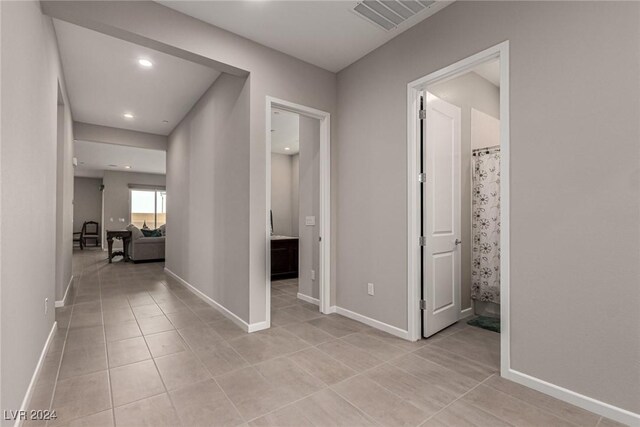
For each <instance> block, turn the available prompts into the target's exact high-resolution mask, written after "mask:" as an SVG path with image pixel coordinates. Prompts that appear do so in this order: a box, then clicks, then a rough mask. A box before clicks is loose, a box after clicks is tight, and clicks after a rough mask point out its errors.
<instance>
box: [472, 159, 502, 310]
mask: <svg viewBox="0 0 640 427" xmlns="http://www.w3.org/2000/svg"><path fill="white" fill-rule="evenodd" d="M472 209H473V221H472V234H473V252H472V257H473V268H472V273H471V274H472V276H471V280H472V283H471V298H473V299H476V300H479V301H485V302H493V303H496V304H500V147H491V148H483V149H477V150H473V202H472Z"/></svg>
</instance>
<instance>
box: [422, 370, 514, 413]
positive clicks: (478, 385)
mask: <svg viewBox="0 0 640 427" xmlns="http://www.w3.org/2000/svg"><path fill="white" fill-rule="evenodd" d="M494 375H495V374H492V375H490V376H489V377H487V378H485V379H484V380H482V381H480V382H479V383H478V384H476V385H475V386H473V387H471V388H470V389H469V390H467V391H466V392H464V393H462V394H461V395H460V396H458V397H457V398H456V399H454V400H453V401H451V402H449V404H448V405H445V406H444V407H443V408H442V409H440V410H439V411H437V412H436V413H434V414H433V415H431V416H430V417H429V418H427V419H426V420H424V421H423V422H422V424H424V423H426V422H427V421H429V420H430V419H432V418H434V417H436V416H437V415H438V414H439V413H441V412H442V411H444V410H445V409H447V408H448V407H450V406H451V405H453V404H454V403H456V402H457V401H459V400H460V399H462V398H463V397H465V396H466V395H467V394H469V393H471V392H472V391H473V390H475V389H476V388H478V387H480V386H481V385H482V384H484V383H485V382H486V381H487V380H488V379H489V378H491V377H493V376H494ZM473 406H474V407H475V408H477V406H475V405H473ZM479 409H481V410H482V411H484V409H482V408H479ZM484 412H487V413H489V414H491V413H490V412H488V411H484ZM491 415H494V414H491ZM494 416H495V415H494ZM495 417H496V418H498V419H500V420H501V421H504V422H505V423H506V424H509V425H513V424H511V423H510V422H508V421H506V420H504V419H502V418H501V417H498V416H495Z"/></svg>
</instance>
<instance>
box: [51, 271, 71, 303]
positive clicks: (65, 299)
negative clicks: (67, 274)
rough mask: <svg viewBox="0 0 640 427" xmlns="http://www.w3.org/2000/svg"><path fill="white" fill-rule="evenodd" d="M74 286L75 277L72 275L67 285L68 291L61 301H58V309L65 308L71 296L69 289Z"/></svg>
mask: <svg viewBox="0 0 640 427" xmlns="http://www.w3.org/2000/svg"><path fill="white" fill-rule="evenodd" d="M72 285H73V275H71V278H70V279H69V283H68V284H67V289H66V290H65V291H64V296H63V297H62V300H61V301H56V304H55V306H56V308H59V307H64V306H65V304H66V303H67V297H68V296H69V289H71V286H72Z"/></svg>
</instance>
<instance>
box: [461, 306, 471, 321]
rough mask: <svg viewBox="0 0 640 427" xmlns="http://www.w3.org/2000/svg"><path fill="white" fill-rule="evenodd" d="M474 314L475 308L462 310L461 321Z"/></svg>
mask: <svg viewBox="0 0 640 427" xmlns="http://www.w3.org/2000/svg"><path fill="white" fill-rule="evenodd" d="M472 314H473V307H469V308H465V309H464V310H460V319H464V318H465V317H468V316H471V315H472Z"/></svg>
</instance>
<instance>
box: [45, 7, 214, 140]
mask: <svg viewBox="0 0 640 427" xmlns="http://www.w3.org/2000/svg"><path fill="white" fill-rule="evenodd" d="M54 25H55V30H56V34H57V38H58V45H59V49H60V56H61V57H62V66H63V69H64V74H65V82H66V85H67V92H68V93H69V98H70V104H71V110H72V114H73V118H74V120H76V121H79V122H85V123H92V124H98V125H103V126H111V127H116V128H123V129H130V130H137V131H142V132H149V133H155V134H159V135H168V134H169V133H170V132H171V131H172V130H173V128H175V126H176V125H177V124H178V123H179V122H180V120H182V118H183V117H184V116H185V115H186V114H187V113H188V112H189V110H190V109H191V107H192V106H193V105H194V104H195V103H196V101H197V100H198V99H200V97H201V96H202V94H203V93H204V92H205V91H206V90H207V89H208V88H209V86H211V84H212V83H213V82H214V81H215V79H216V78H217V77H218V76H219V75H220V72H218V71H216V70H213V69H211V68H208V67H205V66H203V65H200V64H196V63H193V62H190V61H186V60H184V59H180V58H177V57H174V56H171V55H167V54H164V53H161V52H158V51H155V50H152V49H148V48H145V47H142V46H139V45H136V44H133V43H129V42H126V41H124V40H120V39H116V38H114V37H111V36H107V35H105V34H102V33H98V32H95V31H92V30H89V29H86V28H83V27H79V26H76V25H73V24H69V23H67V22H63V21H59V20H55V19H54ZM139 59H147V60H150V61H151V62H152V63H153V66H152V67H151V68H144V67H142V66H140V65H139V64H138V60H139ZM125 113H131V114H132V115H133V116H134V117H133V118H130V119H127V118H125V117H124V114H125ZM165 120H166V122H164V121H165Z"/></svg>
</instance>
